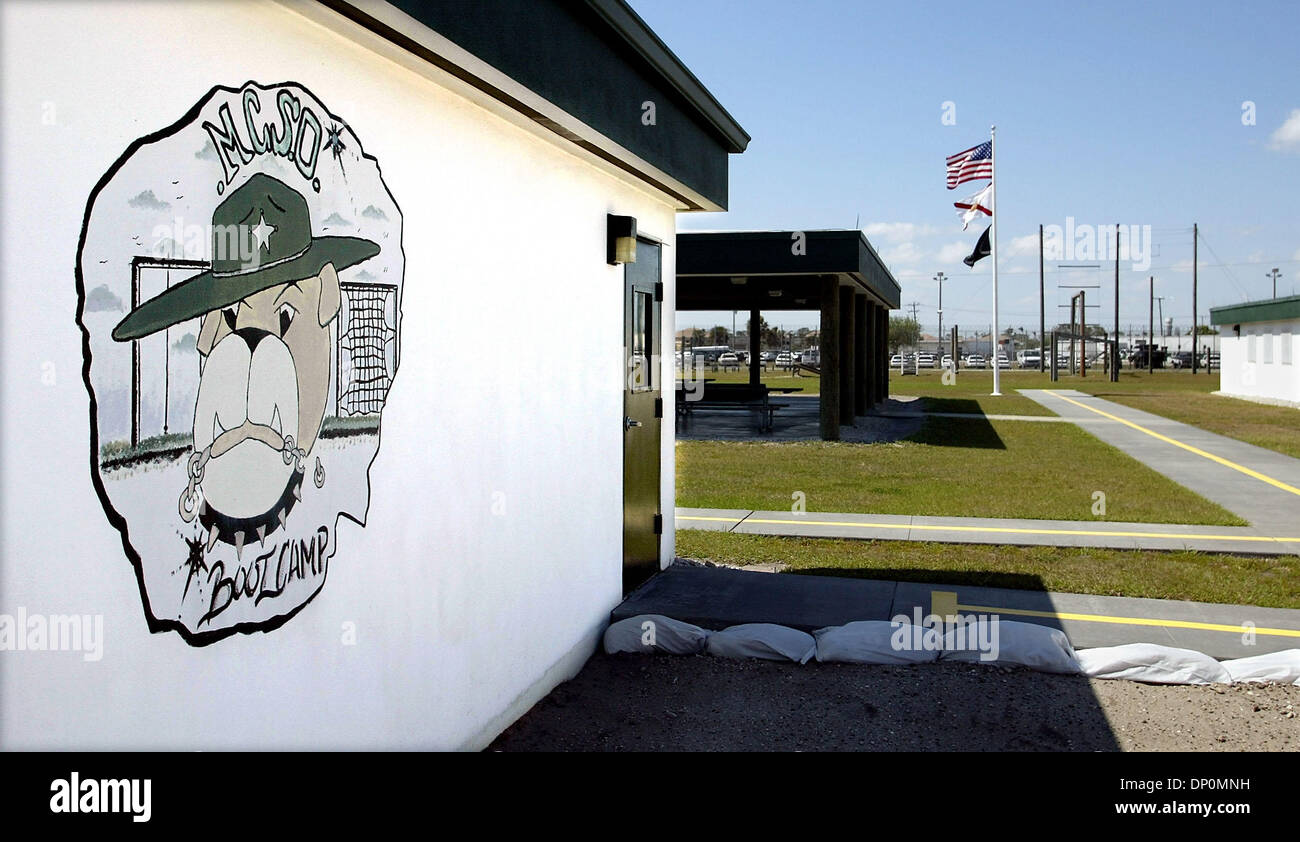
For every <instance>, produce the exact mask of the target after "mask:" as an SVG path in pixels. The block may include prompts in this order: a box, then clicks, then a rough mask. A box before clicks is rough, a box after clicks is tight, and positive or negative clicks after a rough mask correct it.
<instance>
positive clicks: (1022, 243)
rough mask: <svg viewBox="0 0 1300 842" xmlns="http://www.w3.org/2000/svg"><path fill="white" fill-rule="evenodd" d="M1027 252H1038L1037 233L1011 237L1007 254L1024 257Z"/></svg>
mask: <svg viewBox="0 0 1300 842" xmlns="http://www.w3.org/2000/svg"><path fill="white" fill-rule="evenodd" d="M1026 254H1038V235H1037V234H1026V235H1025V236H1023V237H1012V238H1011V245H1010V246H1009V247H1008V248H1007V255H1008V256H1010V257H1022V256H1024V255H1026Z"/></svg>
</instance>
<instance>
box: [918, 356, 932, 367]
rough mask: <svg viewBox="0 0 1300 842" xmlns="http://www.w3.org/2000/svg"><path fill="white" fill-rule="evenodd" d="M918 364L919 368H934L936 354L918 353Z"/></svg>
mask: <svg viewBox="0 0 1300 842" xmlns="http://www.w3.org/2000/svg"><path fill="white" fill-rule="evenodd" d="M916 364H917V366H918V367H919V368H934V354H917V355H916Z"/></svg>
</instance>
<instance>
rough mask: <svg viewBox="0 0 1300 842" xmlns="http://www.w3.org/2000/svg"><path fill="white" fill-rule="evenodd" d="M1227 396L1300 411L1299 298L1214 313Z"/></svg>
mask: <svg viewBox="0 0 1300 842" xmlns="http://www.w3.org/2000/svg"><path fill="white" fill-rule="evenodd" d="M1210 322H1211V323H1212V324H1214V325H1215V326H1217V327H1218V328H1219V334H1220V335H1219V353H1220V354H1221V360H1222V365H1223V371H1222V374H1221V380H1220V381H1219V389H1220V391H1222V393H1223V394H1225V395H1231V396H1232V397H1236V398H1246V399H1247V400H1254V401H1260V402H1263V403H1280V404H1285V405H1287V406H1295V407H1300V296H1297V295H1293V296H1289V297H1286V298H1273V299H1268V300H1265V301H1250V302H1247V303H1245V304H1233V305H1230V306H1227V307H1213V308H1211V309H1210Z"/></svg>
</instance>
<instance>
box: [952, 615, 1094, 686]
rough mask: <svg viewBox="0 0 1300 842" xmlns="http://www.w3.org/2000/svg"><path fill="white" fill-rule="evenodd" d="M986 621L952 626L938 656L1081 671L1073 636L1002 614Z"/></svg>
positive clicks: (1065, 670) (1072, 672) (1048, 670)
mask: <svg viewBox="0 0 1300 842" xmlns="http://www.w3.org/2000/svg"><path fill="white" fill-rule="evenodd" d="M983 623H984V624H985V625H984V628H983V629H980V630H977V626H976V625H975V624H966V625H965V628H964V629H962V628H953V629H950V630H949V631H948V633H947V634H945V635H944V636H943V652H942V653H941V654H940V655H939V660H941V661H958V662H965V663H982V664H996V665H999V666H1021V667H1029V668H1030V669H1034V670H1038V671H1040V672H1055V673H1063V674H1066V675H1078V674H1079V673H1080V672H1082V667H1080V666H1079V660H1078V658H1077V656H1076V655H1075V653H1074V647H1073V646H1071V645H1070V639H1069V638H1068V637H1066V636H1065V632H1063V631H1061V630H1060V629H1054V628H1049V627H1048V626H1044V625H1040V624H1038V623H1020V622H1016V621H1014V620H1002V619H1000V618H999V619H997V620H996V621H994V620H992V619H988V618H984V619H983ZM989 643H992V646H989V645H988V644H989Z"/></svg>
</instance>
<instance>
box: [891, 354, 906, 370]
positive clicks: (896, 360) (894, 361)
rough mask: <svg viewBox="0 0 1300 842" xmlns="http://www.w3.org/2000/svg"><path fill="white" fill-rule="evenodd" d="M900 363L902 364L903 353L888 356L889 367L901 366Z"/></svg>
mask: <svg viewBox="0 0 1300 842" xmlns="http://www.w3.org/2000/svg"><path fill="white" fill-rule="evenodd" d="M902 365H903V355H902V354H894V356H892V357H890V358H889V367H890V368H895V367H898V368H901V367H902Z"/></svg>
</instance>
